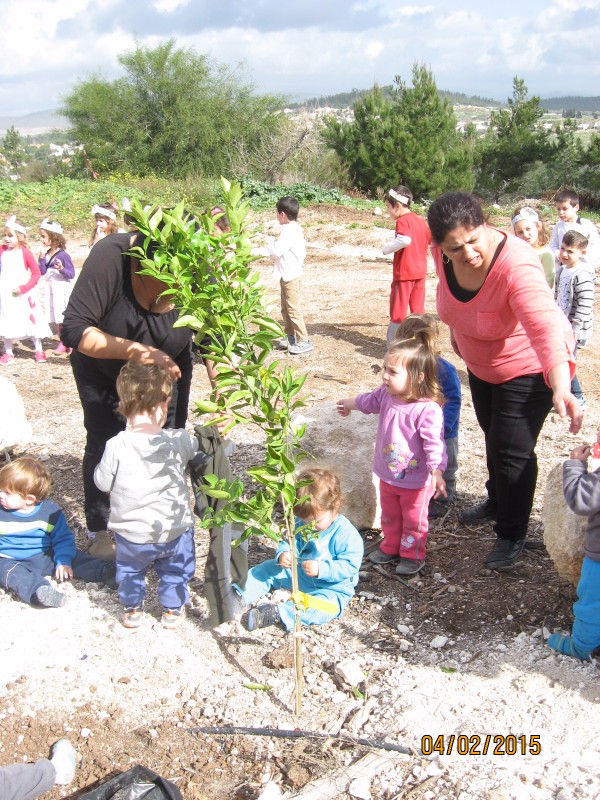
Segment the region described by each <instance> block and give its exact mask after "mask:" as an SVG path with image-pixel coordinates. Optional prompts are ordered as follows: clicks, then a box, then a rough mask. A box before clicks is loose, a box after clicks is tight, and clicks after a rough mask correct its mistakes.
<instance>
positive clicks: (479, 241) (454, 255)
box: [442, 224, 491, 269]
mask: <svg viewBox="0 0 600 800" xmlns="http://www.w3.org/2000/svg"><path fill="white" fill-rule="evenodd" d="M490 246H491V242H490V231H489V228H488V227H487V225H485V224H483V225H478V226H477V227H476V228H473V227H470V226H468V227H465V226H464V225H459V226H458V228H454V230H451V231H450V232H449V233H447V234H446V237H445V238H444V241H443V242H442V252H443V254H444V255H445V256H446V258H449V259H450V261H452V263H453V264H454V266H462V267H469V268H470V269H481V268H482V267H485V266H487V264H488V260H487V256H488V254H489V251H490Z"/></svg>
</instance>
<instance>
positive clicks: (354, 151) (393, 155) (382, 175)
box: [322, 64, 473, 198]
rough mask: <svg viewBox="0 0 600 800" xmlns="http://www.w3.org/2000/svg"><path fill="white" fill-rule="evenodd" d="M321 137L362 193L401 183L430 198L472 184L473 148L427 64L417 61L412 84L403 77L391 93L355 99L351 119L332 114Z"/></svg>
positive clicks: (423, 196) (395, 84)
mask: <svg viewBox="0 0 600 800" xmlns="http://www.w3.org/2000/svg"><path fill="white" fill-rule="evenodd" d="M322 136H323V139H324V141H325V142H326V143H327V144H328V145H329V147H331V148H332V149H333V150H334V151H335V152H336V153H337V155H338V156H339V158H340V160H341V161H342V163H343V164H344V165H345V167H346V168H347V170H348V173H349V175H350V178H351V180H352V181H353V182H354V184H355V186H356V187H357V188H359V189H361V190H363V191H366V192H369V193H374V192H375V191H376V190H377V189H387V188H389V186H390V185H392V184H394V183H398V182H402V183H406V184H407V185H408V186H409V187H410V189H411V190H412V192H413V194H414V196H415V197H416V198H427V197H433V196H435V195H436V194H439V193H440V192H442V191H444V190H446V189H458V188H463V189H470V188H471V187H472V183H473V179H472V175H471V147H470V145H469V143H468V141H467V140H466V139H464V138H463V137H462V136H461V135H460V134H459V133H457V131H456V117H455V115H454V110H453V108H452V105H451V104H450V102H449V101H448V100H447V99H446V98H441V97H440V95H439V92H438V90H437V87H436V84H435V80H434V78H433V74H432V72H431V71H430V70H428V69H427V68H426V67H425V66H423V65H418V64H415V65H414V67H413V73H412V86H411V87H409V86H407V85H406V84H405V83H404V82H403V81H402V79H401V78H400V77H399V76H396V78H395V79H394V88H393V91H392V92H391V93H384V92H383V91H382V90H381V89H380V88H379V87H377V86H376V87H375V88H374V89H373V91H372V92H370V93H369V94H368V95H366V96H365V97H364V98H362V99H359V100H357V101H356V102H355V104H354V119H353V120H352V121H350V122H340V121H339V120H337V119H333V118H330V119H328V120H326V121H325V125H324V129H323V132H322Z"/></svg>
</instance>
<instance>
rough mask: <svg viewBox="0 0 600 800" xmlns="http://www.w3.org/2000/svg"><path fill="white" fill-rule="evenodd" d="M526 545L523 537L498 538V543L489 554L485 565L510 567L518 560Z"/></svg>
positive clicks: (496, 567) (491, 567)
mask: <svg viewBox="0 0 600 800" xmlns="http://www.w3.org/2000/svg"><path fill="white" fill-rule="evenodd" d="M524 547H525V537H523V538H522V539H500V538H498V539H496V543H495V544H494V546H493V547H492V549H491V550H490V552H489V553H488V554H487V556H486V559H485V566H486V567H487V568H488V569H508V568H509V567H512V565H513V564H514V563H515V561H518V560H519V558H520V557H521V554H522V552H523V548H524Z"/></svg>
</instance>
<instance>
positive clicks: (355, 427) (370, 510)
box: [302, 402, 381, 530]
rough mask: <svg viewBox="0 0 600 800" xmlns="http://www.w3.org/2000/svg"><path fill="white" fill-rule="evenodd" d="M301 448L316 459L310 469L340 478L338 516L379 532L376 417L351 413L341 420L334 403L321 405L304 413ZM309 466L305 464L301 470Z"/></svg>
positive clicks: (375, 415) (363, 528) (359, 527)
mask: <svg viewBox="0 0 600 800" xmlns="http://www.w3.org/2000/svg"><path fill="white" fill-rule="evenodd" d="M303 421H304V422H306V433H305V434H304V438H303V439H302V446H303V447H304V449H305V450H306V451H307V452H308V453H310V454H311V455H312V456H314V458H315V462H310V465H312V466H320V467H332V468H333V469H335V470H336V472H337V473H338V474H339V476H340V480H341V482H342V490H343V492H344V502H343V505H342V509H341V513H342V514H344V516H346V517H348V519H349V520H350V522H352V524H353V525H355V526H356V527H357V528H358V529H359V530H365V529H367V528H379V527H381V525H380V517H381V512H380V509H379V502H378V486H379V480H378V479H377V478H375V476H374V475H373V453H374V450H375V435H376V433H377V421H378V416H377V414H361V413H360V412H359V411H353V412H352V413H351V414H350V416H349V417H340V415H339V414H338V413H337V410H336V407H335V403H334V402H329V403H320V404H319V405H316V406H314V407H313V408H311V409H309V410H307V411H305V412H304V415H303ZM305 465H306V466H309V461H308V460H307V461H304V462H303V464H302V466H305Z"/></svg>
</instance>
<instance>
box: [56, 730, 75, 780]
mask: <svg viewBox="0 0 600 800" xmlns="http://www.w3.org/2000/svg"><path fill="white" fill-rule="evenodd" d="M51 753H52V755H51V757H50V761H51V763H52V765H53V766H54V769H55V770H56V780H55V783H58V784H60V785H61V786H66V785H67V784H69V783H72V781H73V778H74V777H75V771H76V770H77V755H76V753H75V748H74V747H73V745H72V744H71V742H70V741H69V740H68V739H59V740H58V742H55V743H54V744H53V745H52V751H51Z"/></svg>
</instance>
